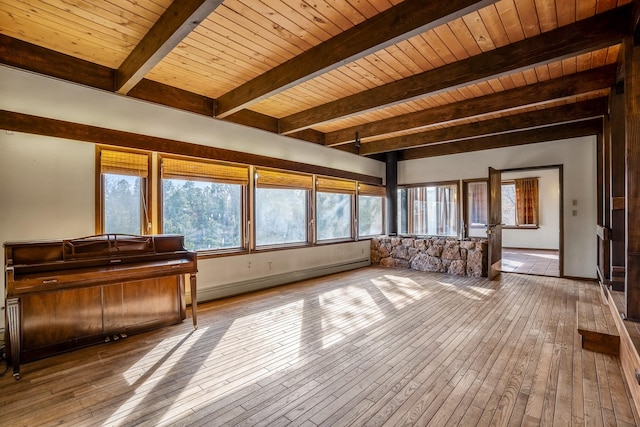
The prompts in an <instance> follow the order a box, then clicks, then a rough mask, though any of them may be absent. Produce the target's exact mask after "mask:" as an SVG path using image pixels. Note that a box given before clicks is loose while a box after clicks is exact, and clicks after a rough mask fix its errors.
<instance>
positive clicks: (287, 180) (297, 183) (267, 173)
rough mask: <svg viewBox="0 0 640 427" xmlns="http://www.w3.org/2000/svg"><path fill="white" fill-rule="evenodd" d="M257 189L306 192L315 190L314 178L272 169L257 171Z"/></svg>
mask: <svg viewBox="0 0 640 427" xmlns="http://www.w3.org/2000/svg"><path fill="white" fill-rule="evenodd" d="M256 187H259V188H265V187H271V188H303V189H305V190H311V189H313V176H311V175H303V174H297V173H290V172H283V171H275V170H270V169H257V170H256Z"/></svg>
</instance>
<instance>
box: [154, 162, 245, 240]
mask: <svg viewBox="0 0 640 427" xmlns="http://www.w3.org/2000/svg"><path fill="white" fill-rule="evenodd" d="M248 182H249V168H248V167H246V166H235V165H228V164H218V163H207V162H200V161H191V160H184V159H175V158H164V159H162V231H163V232H164V233H175V234H182V235H184V238H185V246H186V247H187V249H190V250H198V251H204V250H221V249H239V248H242V247H243V246H244V233H243V230H244V220H243V212H244V205H245V203H244V199H245V194H246V188H247V184H248Z"/></svg>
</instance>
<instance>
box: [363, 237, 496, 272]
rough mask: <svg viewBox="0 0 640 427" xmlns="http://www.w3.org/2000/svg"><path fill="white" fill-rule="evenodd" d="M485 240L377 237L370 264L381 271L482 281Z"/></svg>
mask: <svg viewBox="0 0 640 427" xmlns="http://www.w3.org/2000/svg"><path fill="white" fill-rule="evenodd" d="M487 254H488V250H487V239H483V238H470V239H469V240H458V239H455V238H442V237H427V238H422V239H418V238H403V237H389V236H378V237H375V238H373V239H371V263H372V264H380V265H381V266H384V267H394V268H412V269H414V270H421V271H431V272H438V273H449V274H455V275H458V276H472V277H486V276H487V265H488V256H487Z"/></svg>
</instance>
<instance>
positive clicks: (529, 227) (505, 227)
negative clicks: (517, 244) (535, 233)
mask: <svg viewBox="0 0 640 427" xmlns="http://www.w3.org/2000/svg"><path fill="white" fill-rule="evenodd" d="M538 228H540V226H539V225H503V226H502V229H503V230H537V229H538Z"/></svg>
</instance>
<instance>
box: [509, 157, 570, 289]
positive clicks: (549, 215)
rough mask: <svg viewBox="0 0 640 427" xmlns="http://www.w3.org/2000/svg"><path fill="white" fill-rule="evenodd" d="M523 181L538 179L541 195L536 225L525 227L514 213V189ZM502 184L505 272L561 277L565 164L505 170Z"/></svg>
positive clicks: (528, 222)
mask: <svg viewBox="0 0 640 427" xmlns="http://www.w3.org/2000/svg"><path fill="white" fill-rule="evenodd" d="M522 179H535V180H536V181H537V193H538V203H537V215H536V216H535V222H534V221H533V220H529V221H527V223H524V224H522V223H520V222H519V221H518V218H516V216H517V215H515V214H514V213H513V212H512V211H513V210H516V209H517V207H515V203H516V202H515V200H513V189H512V186H513V183H515V182H517V181H518V180H522ZM502 183H503V223H506V225H504V226H503V234H502V271H503V272H513V273H523V274H533V275H539V276H551V277H562V276H563V269H562V254H563V244H562V243H563V239H562V229H563V218H562V165H554V166H548V167H537V168H521V169H508V170H503V171H502ZM510 198H512V200H510ZM505 201H506V203H505Z"/></svg>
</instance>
